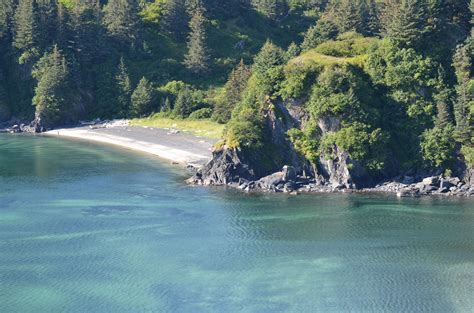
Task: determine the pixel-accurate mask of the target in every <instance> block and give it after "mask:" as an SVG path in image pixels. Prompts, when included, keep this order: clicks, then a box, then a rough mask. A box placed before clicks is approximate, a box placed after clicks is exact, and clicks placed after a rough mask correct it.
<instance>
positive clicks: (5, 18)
mask: <svg viewBox="0 0 474 313" xmlns="http://www.w3.org/2000/svg"><path fill="white" fill-rule="evenodd" d="M14 11H15V2H14V0H0V39H2V37H6V36H10V33H11V27H12V18H13V14H14Z"/></svg>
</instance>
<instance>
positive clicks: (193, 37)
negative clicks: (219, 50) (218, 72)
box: [184, 6, 209, 74]
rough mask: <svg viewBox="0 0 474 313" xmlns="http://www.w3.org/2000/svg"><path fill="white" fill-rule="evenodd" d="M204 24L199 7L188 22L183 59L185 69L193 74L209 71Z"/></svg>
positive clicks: (202, 14)
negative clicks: (189, 30)
mask: <svg viewBox="0 0 474 313" xmlns="http://www.w3.org/2000/svg"><path fill="white" fill-rule="evenodd" d="M205 23H206V18H205V17H204V9H203V8H202V6H201V7H199V8H197V9H196V10H195V12H194V15H193V17H192V18H191V21H190V22H189V28H190V29H191V32H190V34H189V36H188V43H187V46H188V52H187V54H186V56H185V59H184V64H185V65H186V68H187V69H189V70H190V71H191V72H193V73H195V74H202V73H205V72H207V71H208V70H209V55H208V52H207V47H206V29H205Z"/></svg>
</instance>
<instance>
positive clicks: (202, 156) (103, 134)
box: [44, 126, 217, 167]
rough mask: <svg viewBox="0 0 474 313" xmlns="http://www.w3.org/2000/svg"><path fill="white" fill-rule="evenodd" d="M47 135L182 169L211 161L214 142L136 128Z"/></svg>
mask: <svg viewBox="0 0 474 313" xmlns="http://www.w3.org/2000/svg"><path fill="white" fill-rule="evenodd" d="M44 135H47V136H59V137H64V138H75V139H80V140H87V141H91V142H97V143H104V144H109V145H114V146H119V147H122V148H125V149H129V150H134V151H140V152H144V153H149V154H152V155H155V156H158V157H160V158H162V159H164V160H167V161H170V162H172V163H175V164H181V165H185V166H193V167H201V166H202V165H204V164H205V163H206V162H208V161H209V160H210V159H211V156H212V147H213V145H214V144H215V143H216V141H217V140H216V139H210V138H204V137H198V136H194V135H191V134H187V133H183V132H177V131H175V130H170V129H158V128H150V127H140V126H111V127H102V128H96V127H90V126H82V127H74V128H64V129H55V130H51V131H47V132H45V133H44Z"/></svg>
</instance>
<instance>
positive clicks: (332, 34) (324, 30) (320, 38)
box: [301, 19, 338, 51]
mask: <svg viewBox="0 0 474 313" xmlns="http://www.w3.org/2000/svg"><path fill="white" fill-rule="evenodd" d="M337 34H338V30H337V27H336V25H334V23H332V22H331V21H327V20H325V19H320V20H319V21H318V22H317V23H316V25H314V26H312V27H310V28H309V29H308V30H307V31H306V33H305V35H304V40H303V43H302V44H301V49H302V50H303V51H305V50H310V49H313V48H316V46H318V45H319V44H320V43H322V42H324V41H326V40H331V39H334V38H336V36H337Z"/></svg>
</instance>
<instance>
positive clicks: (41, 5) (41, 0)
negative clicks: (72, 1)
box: [36, 0, 58, 46]
mask: <svg viewBox="0 0 474 313" xmlns="http://www.w3.org/2000/svg"><path fill="white" fill-rule="evenodd" d="M36 1H37V3H38V16H39V20H38V30H39V33H40V36H41V43H42V44H43V45H44V46H49V45H51V44H52V43H53V42H54V39H55V38H56V34H57V31H58V24H57V23H58V1H57V0H36Z"/></svg>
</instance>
